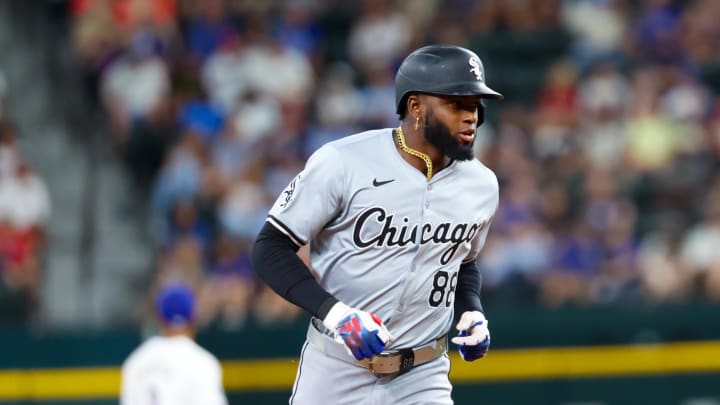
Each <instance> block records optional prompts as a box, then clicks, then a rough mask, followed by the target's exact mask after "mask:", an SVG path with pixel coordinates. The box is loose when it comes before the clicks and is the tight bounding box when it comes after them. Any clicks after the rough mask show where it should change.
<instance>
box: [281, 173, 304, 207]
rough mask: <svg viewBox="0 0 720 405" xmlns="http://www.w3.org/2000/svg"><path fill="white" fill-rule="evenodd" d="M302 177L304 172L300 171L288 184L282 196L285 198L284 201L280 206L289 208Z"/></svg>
mask: <svg viewBox="0 0 720 405" xmlns="http://www.w3.org/2000/svg"><path fill="white" fill-rule="evenodd" d="M301 179H302V173H298V175H297V176H295V178H294V179H292V181H291V182H290V184H288V186H287V187H286V188H285V190H283V192H282V194H281V196H282V198H283V202H281V203H280V208H282V209H285V208H287V207H288V206H289V205H290V203H292V202H293V197H294V196H295V190H296V189H297V186H298V185H299V184H300V180H301Z"/></svg>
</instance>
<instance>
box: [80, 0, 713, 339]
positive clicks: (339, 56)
mask: <svg viewBox="0 0 720 405" xmlns="http://www.w3.org/2000/svg"><path fill="white" fill-rule="evenodd" d="M69 4H70V7H71V14H72V18H73V21H74V23H73V27H74V28H73V30H74V31H73V41H74V48H75V50H76V53H77V55H78V56H79V57H80V58H81V59H82V61H83V62H84V66H85V74H86V84H87V89H88V92H89V94H90V96H91V97H96V98H97V100H98V101H99V102H100V103H101V104H102V106H103V107H104V109H105V111H106V112H107V117H108V125H109V127H110V129H111V131H110V132H111V136H112V145H113V150H114V151H115V153H116V154H117V156H118V157H120V158H121V159H123V160H124V161H125V162H126V164H127V168H128V172H129V173H130V175H131V176H132V178H133V179H134V181H135V185H136V187H137V190H138V195H139V197H138V198H142V199H144V201H147V204H148V211H149V221H148V222H149V223H150V224H151V235H152V239H153V242H154V243H155V246H156V251H157V256H158V260H157V269H156V274H155V278H156V281H157V282H158V283H162V282H163V280H167V279H173V278H182V279H185V280H186V281H190V282H192V283H194V285H195V286H196V287H197V289H198V291H200V321H201V323H202V324H210V323H213V322H218V323H219V324H220V325H222V326H224V327H228V328H239V327H242V325H243V324H244V322H245V321H246V319H248V318H249V317H252V318H254V319H256V320H259V321H260V322H267V323H274V322H283V321H292V320H293V319H295V317H297V316H298V314H299V311H298V310H297V308H295V307H293V306H292V305H290V304H286V303H284V301H282V300H281V299H279V298H278V297H277V296H276V295H275V294H274V293H272V292H271V291H270V290H268V289H267V288H266V287H265V286H264V285H263V284H261V283H259V282H258V281H257V279H256V278H255V275H254V273H253V269H252V268H251V265H250V260H249V251H250V248H251V246H252V241H253V238H254V237H255V235H256V234H257V232H258V230H259V229H260V227H261V226H262V224H263V222H264V219H265V215H266V214H267V211H268V209H269V207H270V205H271V204H272V203H273V201H274V200H275V198H276V197H277V195H278V194H279V193H280V192H281V190H282V189H283V188H284V187H285V186H286V184H287V183H288V182H289V181H290V180H291V179H292V178H293V177H294V175H295V174H296V173H297V172H298V171H300V170H301V168H302V166H303V164H304V161H305V159H306V158H307V157H308V156H309V154H310V153H312V152H313V151H314V150H316V149H317V148H318V147H319V146H320V145H322V144H324V143H325V142H328V141H331V140H335V139H338V138H341V137H344V136H347V135H350V134H352V133H355V132H358V131H362V130H365V129H370V128H378V127H394V126H397V125H398V117H397V115H396V114H395V107H394V103H395V92H394V83H393V79H394V74H395V70H396V69H397V67H398V65H399V63H400V62H401V61H402V60H403V58H404V57H405V56H406V55H407V53H408V52H409V51H411V50H413V49H415V48H416V47H419V46H421V45H424V44H427V43H446V44H457V45H462V46H466V47H469V48H471V49H473V50H474V51H476V52H477V53H478V54H479V55H480V57H481V58H482V59H483V62H484V63H485V68H486V76H487V80H488V83H489V84H490V85H491V86H492V87H493V88H496V89H497V90H499V91H500V92H502V93H504V94H505V96H506V99H505V100H504V101H501V102H493V103H491V104H489V107H488V122H487V123H486V124H485V125H484V126H483V127H482V128H481V129H480V130H479V136H478V138H477V156H478V158H479V159H480V160H481V161H483V162H484V163H485V164H486V165H487V166H489V167H490V168H491V169H493V170H494V171H495V172H496V173H497V175H498V178H499V180H500V184H501V202H500V208H499V211H498V214H497V216H496V218H495V221H494V224H493V226H492V230H491V232H490V237H489V239H488V241H487V245H486V247H485V249H484V251H483V254H482V259H481V264H482V269H483V270H482V271H483V275H484V287H483V291H484V294H485V297H484V299H485V302H486V305H488V306H492V305H497V304H500V303H503V304H513V303H529V304H538V303H541V304H543V305H547V306H549V307H558V306H562V305H568V304H571V305H574V304H581V305H582V304H602V303H614V302H624V301H627V302H637V301H643V302H668V301H670V302H674V301H682V300H690V299H708V300H720V249H718V248H717V247H718V246H720V175H718V173H720V171H718V170H717V169H718V167H719V165H718V163H719V162H720V103H718V101H717V94H718V91H720V49H719V48H720V26H718V25H717V24H716V23H715V22H716V21H718V20H720V2H717V1H714V0H695V1H672V0H642V1H641V0H637V1H613V0H564V1H563V0H519V1H512V2H509V1H501V0H444V1H440V0H424V1H414V0H396V1H390V0H285V1H280V0H275V1H252V0H204V1H192V0H145V1H136V0H74V1H71V2H70V3H69ZM308 215H312V213H308ZM305 258H306V257H305Z"/></svg>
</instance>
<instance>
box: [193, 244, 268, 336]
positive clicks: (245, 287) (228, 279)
mask: <svg viewBox="0 0 720 405" xmlns="http://www.w3.org/2000/svg"><path fill="white" fill-rule="evenodd" d="M254 292H255V272H254V270H253V269H252V265H251V264H250V243H247V242H243V241H242V240H239V239H237V238H233V237H232V236H230V235H228V234H226V233H221V234H220V235H219V236H218V237H217V238H216V239H215V242H214V245H213V252H212V255H211V260H210V263H209V269H208V274H207V276H206V277H205V281H204V283H203V286H202V289H201V292H200V304H199V306H200V309H201V314H199V316H200V317H201V320H200V322H201V324H202V323H208V322H210V321H212V320H213V319H218V318H219V323H220V325H221V327H223V328H224V329H226V330H236V329H239V328H241V327H242V326H243V325H244V324H245V321H246V320H247V318H248V315H249V313H250V307H251V303H252V298H253V294H254Z"/></svg>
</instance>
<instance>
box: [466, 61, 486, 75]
mask: <svg viewBox="0 0 720 405" xmlns="http://www.w3.org/2000/svg"><path fill="white" fill-rule="evenodd" d="M468 64H469V65H470V66H472V67H471V68H470V71H471V72H472V73H474V74H475V79H477V80H485V79H484V78H483V72H482V69H481V68H480V59H478V58H476V57H474V56H472V57H470V59H468Z"/></svg>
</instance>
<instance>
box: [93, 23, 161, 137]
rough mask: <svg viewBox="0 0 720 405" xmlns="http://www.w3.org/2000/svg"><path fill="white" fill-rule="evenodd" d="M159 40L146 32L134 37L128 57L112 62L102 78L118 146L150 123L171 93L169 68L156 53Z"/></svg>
mask: <svg viewBox="0 0 720 405" xmlns="http://www.w3.org/2000/svg"><path fill="white" fill-rule="evenodd" d="M155 47H156V40H155V38H154V37H152V36H151V35H150V34H149V33H147V32H137V33H135V34H134V35H133V37H132V39H131V41H130V45H129V48H128V50H127V53H126V54H124V55H123V56H121V57H120V58H119V59H118V60H117V61H115V62H113V63H112V65H111V66H110V67H109V68H108V71H107V73H106V74H105V75H104V76H103V78H102V83H101V86H102V98H103V103H104V105H105V107H106V108H107V109H108V112H109V113H110V123H111V125H112V129H113V133H114V135H115V136H116V138H117V141H118V142H123V141H125V138H126V136H127V134H128V133H129V131H130V129H131V128H132V127H133V126H134V125H136V124H137V123H138V122H141V121H143V120H147V119H149V118H150V117H151V116H152V115H153V114H154V113H155V112H156V111H157V110H158V109H159V108H161V106H162V104H163V103H167V101H168V98H167V97H168V96H169V91H170V76H169V71H168V67H167V65H166V63H165V61H163V60H162V59H161V58H160V57H158V56H157V53H156V48H155Z"/></svg>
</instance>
